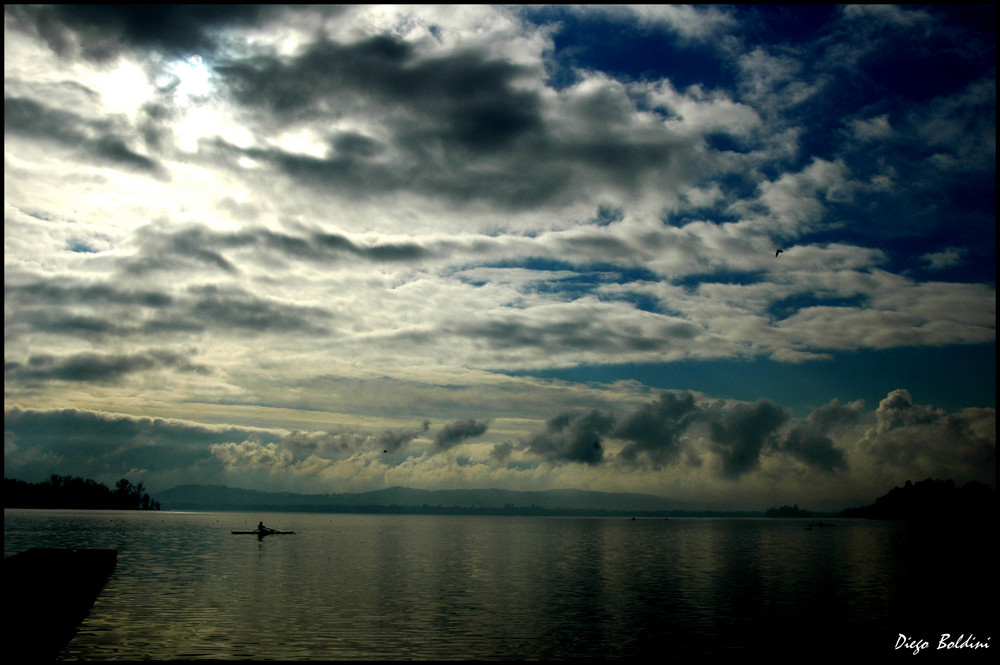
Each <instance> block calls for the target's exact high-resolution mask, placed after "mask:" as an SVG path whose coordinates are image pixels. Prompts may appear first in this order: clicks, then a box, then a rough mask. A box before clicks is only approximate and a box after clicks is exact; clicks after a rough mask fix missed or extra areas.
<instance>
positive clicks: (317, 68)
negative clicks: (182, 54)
mask: <svg viewBox="0 0 1000 665" xmlns="http://www.w3.org/2000/svg"><path fill="white" fill-rule="evenodd" d="M215 71H216V72H217V73H218V74H219V75H220V76H221V77H222V79H223V80H224V82H225V85H226V87H227V89H228V90H229V92H230V94H231V95H232V96H233V97H234V98H235V99H236V100H237V101H239V102H240V103H241V104H242V105H244V106H247V107H250V108H261V107H263V108H267V109H268V110H269V111H270V112H272V113H273V114H275V115H276V116H278V117H280V118H281V119H283V120H284V121H286V122H287V121H295V120H303V119H307V118H310V117H314V116H315V115H316V114H317V113H319V112H320V110H321V109H322V113H323V115H326V114H327V113H328V112H329V111H328V107H329V106H330V105H331V104H332V105H333V107H334V108H335V109H337V108H339V109H342V110H346V109H344V104H345V100H347V99H350V98H353V99H351V101H350V102H346V103H349V104H352V105H357V104H359V103H362V102H359V101H358V98H357V97H355V96H360V98H361V99H362V100H365V102H364V103H366V105H367V104H375V105H377V106H378V107H380V108H381V109H383V111H382V112H383V113H386V112H391V110H393V109H396V110H401V109H404V108H405V109H406V110H407V112H406V114H401V117H400V119H398V120H397V122H396V124H395V129H396V130H397V134H398V136H397V139H398V140H399V142H400V143H402V144H404V145H407V147H408V148H409V149H410V150H416V151H422V150H423V149H425V148H429V147H430V146H431V145H432V144H433V143H435V142H442V143H444V144H446V145H451V146H453V147H456V148H458V147H460V148H461V149H464V150H469V151H472V152H480V151H489V150H493V149H496V148H498V147H500V146H504V145H509V144H510V142H511V141H512V140H514V139H516V138H517V137H519V136H521V135H523V134H525V133H526V132H530V131H532V130H534V129H536V128H537V127H539V125H540V122H541V121H540V117H539V111H540V102H539V99H538V97H537V94H536V93H534V92H528V91H524V90H519V89H517V87H516V85H515V83H516V81H517V80H518V79H519V78H521V77H524V76H525V75H527V74H529V73H533V70H528V69H526V68H523V67H521V66H518V65H515V64H513V63H509V62H506V61H503V60H498V59H492V58H490V57H489V56H488V55H486V54H485V53H479V52H475V51H465V52H459V53H455V54H452V55H448V56H439V57H434V58H427V59H421V58H419V57H418V56H417V54H416V52H415V50H414V47H413V46H411V45H410V44H409V43H407V42H405V41H403V40H400V39H396V38H394V37H391V36H388V35H377V36H374V37H370V38H368V39H364V40H361V41H359V42H357V43H353V44H337V43H334V42H330V41H325V40H320V41H317V42H315V43H314V44H312V45H311V46H310V47H309V48H308V49H306V50H305V51H304V52H303V53H302V54H301V55H299V56H298V57H295V58H291V59H287V58H278V57H266V56H257V57H255V58H251V59H249V60H241V61H229V62H222V63H219V65H218V66H217V67H216V68H215ZM413 115H416V116H417V117H418V118H419V121H418V122H414V123H413V124H412V125H411V124H408V123H410V122H411V121H410V120H409V119H408V118H411V117H412V116H413ZM335 145H336V143H335ZM341 147H343V146H342V145H341ZM351 152H352V153H354V154H356V151H351Z"/></svg>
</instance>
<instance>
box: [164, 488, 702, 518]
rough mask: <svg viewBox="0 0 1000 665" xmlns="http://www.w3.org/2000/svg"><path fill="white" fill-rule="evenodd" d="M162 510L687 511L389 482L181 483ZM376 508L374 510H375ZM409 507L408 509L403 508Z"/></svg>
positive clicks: (586, 495)
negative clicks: (266, 486) (318, 490)
mask: <svg viewBox="0 0 1000 665" xmlns="http://www.w3.org/2000/svg"><path fill="white" fill-rule="evenodd" d="M156 496H157V499H158V500H159V502H160V505H161V506H162V507H163V509H165V510H238V511H244V510H285V511H310V512H341V511H343V512H355V511H360V510H361V509H366V510H364V512H371V511H374V509H377V508H390V507H396V508H407V509H413V510H412V512H417V511H418V509H424V510H427V511H433V512H442V511H443V512H456V511H458V510H460V509H461V510H469V511H482V512H497V511H499V512H515V513H516V512H552V511H562V512H565V511H572V512H580V511H602V512H629V511H630V512H664V511H681V510H685V504H684V503H682V502H680V501H674V500H671V499H665V498H662V497H658V496H653V495H649V494H630V493H609V492H591V491H587V490H547V491H537V492H528V491H515V490H499V489H481V490H418V489H411V488H408V487H390V488H387V489H382V490H375V491H372V492H359V493H355V494H295V493H292V492H261V491H258V490H248V489H240V488H235V487H226V486H224V485H181V486H179V487H174V488H172V489H169V490H165V491H163V492H157V493H156ZM376 512H377V511H376ZM407 512H411V511H407Z"/></svg>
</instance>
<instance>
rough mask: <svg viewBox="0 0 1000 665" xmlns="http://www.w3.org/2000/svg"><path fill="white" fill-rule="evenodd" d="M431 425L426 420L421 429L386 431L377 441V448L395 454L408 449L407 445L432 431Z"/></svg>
mask: <svg viewBox="0 0 1000 665" xmlns="http://www.w3.org/2000/svg"><path fill="white" fill-rule="evenodd" d="M430 425H431V424H430V421H427V420H425V421H424V423H423V425H422V426H421V427H420V429H415V430H412V429H411V430H385V431H384V432H382V434H380V435H379V436H378V438H377V439H376V447H377V448H381V449H382V450H385V451H386V452H390V453H394V452H396V451H397V450H401V449H402V448H404V447H406V445H407V444H409V443H410V442H411V441H413V440H414V439H415V438H417V437H418V436H420V435H421V434H423V433H424V432H426V431H427V430H428V429H430Z"/></svg>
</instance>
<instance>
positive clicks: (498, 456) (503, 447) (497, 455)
mask: <svg viewBox="0 0 1000 665" xmlns="http://www.w3.org/2000/svg"><path fill="white" fill-rule="evenodd" d="M512 452H514V444H513V443H511V442H510V441H504V442H503V443H498V444H497V445H495V446H493V449H492V450H490V459H492V460H494V461H495V462H498V463H500V464H505V463H506V462H507V460H509V459H510V454H511V453H512Z"/></svg>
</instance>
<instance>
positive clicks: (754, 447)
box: [709, 399, 788, 478]
mask: <svg viewBox="0 0 1000 665" xmlns="http://www.w3.org/2000/svg"><path fill="white" fill-rule="evenodd" d="M711 418H712V419H711V420H710V421H709V434H710V436H711V439H712V443H713V449H714V451H715V453H716V454H718V455H719V458H720V459H721V462H722V467H721V469H720V470H721V472H722V475H723V476H725V477H727V478H738V477H739V476H742V475H744V474H746V473H748V472H750V471H753V470H754V469H756V468H757V466H758V465H759V464H760V456H761V453H762V452H763V451H764V450H765V448H773V447H774V442H775V434H776V432H777V430H778V428H779V427H781V425H783V424H784V423H785V421H786V420H787V419H788V416H787V414H785V412H784V411H783V410H782V409H781V407H779V406H777V405H775V404H772V403H770V402H768V401H767V400H765V399H760V400H757V401H756V402H755V403H753V404H735V405H733V406H730V407H728V408H725V409H724V410H722V411H721V412H719V413H716V414H714V415H713V416H712V417H711Z"/></svg>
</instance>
